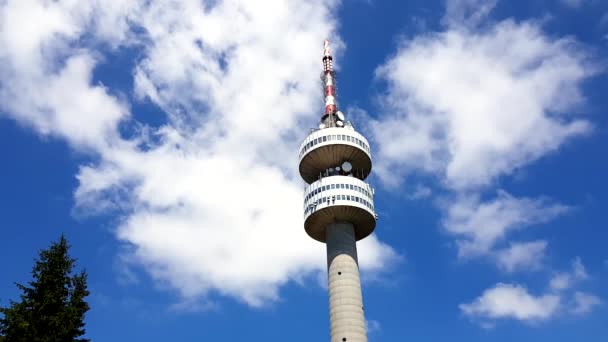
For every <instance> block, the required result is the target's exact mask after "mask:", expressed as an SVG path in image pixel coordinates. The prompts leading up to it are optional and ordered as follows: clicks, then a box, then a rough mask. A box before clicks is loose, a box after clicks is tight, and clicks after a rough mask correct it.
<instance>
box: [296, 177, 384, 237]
mask: <svg viewBox="0 0 608 342" xmlns="http://www.w3.org/2000/svg"><path fill="white" fill-rule="evenodd" d="M336 222H349V223H352V224H353V226H354V227H355V238H356V239H357V240H361V239H363V238H365V237H366V236H368V235H369V234H371V233H372V232H373V231H374V228H375V227H376V213H375V210H374V198H373V189H372V188H371V186H370V185H369V184H367V183H365V182H363V181H362V180H360V179H358V178H355V177H350V176H330V177H323V178H321V179H320V180H318V181H316V182H313V183H312V184H310V185H309V186H308V187H307V189H306V192H305V194H304V228H305V229H306V232H307V233H308V235H310V237H312V238H313V239H315V240H317V241H321V242H325V230H326V228H327V227H328V226H329V225H330V224H332V223H336Z"/></svg>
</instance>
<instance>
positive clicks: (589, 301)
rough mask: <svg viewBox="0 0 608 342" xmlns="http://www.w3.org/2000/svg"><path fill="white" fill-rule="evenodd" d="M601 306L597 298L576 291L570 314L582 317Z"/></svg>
mask: <svg viewBox="0 0 608 342" xmlns="http://www.w3.org/2000/svg"><path fill="white" fill-rule="evenodd" d="M600 304H602V301H601V299H600V298H599V297H597V296H595V295H592V294H589V293H585V292H580V291H577V292H576V293H575V294H574V307H573V308H572V309H571V312H572V313H573V314H575V315H584V314H586V313H589V312H591V311H592V310H593V308H594V307H596V306H598V305H600Z"/></svg>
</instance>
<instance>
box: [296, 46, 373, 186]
mask: <svg viewBox="0 0 608 342" xmlns="http://www.w3.org/2000/svg"><path fill="white" fill-rule="evenodd" d="M321 81H322V82H323V94H324V96H325V111H324V113H323V115H322V117H321V120H320V122H319V128H318V129H316V128H315V129H312V130H311V132H310V133H309V135H308V136H307V137H306V138H305V139H304V141H303V142H302V145H301V146H300V150H299V161H300V175H301V176H302V178H303V179H304V181H306V182H307V183H308V184H311V183H312V182H314V181H316V180H319V179H320V178H322V177H327V176H331V175H343V176H353V177H355V178H358V179H360V180H365V178H367V176H368V175H369V173H370V172H371V170H372V156H371V149H370V147H369V143H368V141H367V139H365V137H364V136H363V135H361V134H360V133H358V132H357V131H355V129H354V127H353V125H352V124H351V123H350V122H349V121H347V120H346V118H345V116H344V113H342V112H341V111H339V110H338V102H337V95H336V73H335V72H334V70H333V57H332V55H331V51H330V49H329V42H328V41H327V40H326V41H325V42H324V45H323V71H322V73H321Z"/></svg>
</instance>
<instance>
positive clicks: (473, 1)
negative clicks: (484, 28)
mask: <svg viewBox="0 0 608 342" xmlns="http://www.w3.org/2000/svg"><path fill="white" fill-rule="evenodd" d="M497 3H498V0H447V1H446V11H445V15H444V17H443V23H444V24H445V25H447V26H449V27H452V28H460V27H475V26H477V25H479V24H480V23H481V22H482V21H483V20H484V19H485V18H486V17H487V16H488V14H490V12H491V11H492V10H493V9H494V7H496V4H497Z"/></svg>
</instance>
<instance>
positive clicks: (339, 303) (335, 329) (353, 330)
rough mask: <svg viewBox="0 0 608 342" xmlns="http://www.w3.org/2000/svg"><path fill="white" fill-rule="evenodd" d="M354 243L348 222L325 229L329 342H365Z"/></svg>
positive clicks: (361, 300) (359, 282) (351, 227)
mask: <svg viewBox="0 0 608 342" xmlns="http://www.w3.org/2000/svg"><path fill="white" fill-rule="evenodd" d="M356 243H357V242H356V240H355V229H354V227H353V225H352V224H351V223H346V222H345V223H334V224H331V225H330V226H329V227H327V231H326V244H327V268H328V280H329V286H328V287H329V321H330V334H331V342H367V334H366V331H365V317H364V315H363V299H362V296H361V280H360V279H359V265H358V263H357V245H356Z"/></svg>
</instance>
